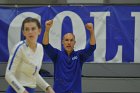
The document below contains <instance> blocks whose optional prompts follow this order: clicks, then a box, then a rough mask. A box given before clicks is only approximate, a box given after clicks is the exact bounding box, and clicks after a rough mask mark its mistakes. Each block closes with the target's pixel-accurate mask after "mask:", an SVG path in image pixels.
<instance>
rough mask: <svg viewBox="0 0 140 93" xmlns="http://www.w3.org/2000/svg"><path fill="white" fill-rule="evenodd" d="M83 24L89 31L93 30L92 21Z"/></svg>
mask: <svg viewBox="0 0 140 93" xmlns="http://www.w3.org/2000/svg"><path fill="white" fill-rule="evenodd" d="M85 26H86V28H87V29H88V30H89V31H93V24H92V23H87V24H86V25H85Z"/></svg>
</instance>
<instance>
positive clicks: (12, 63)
mask: <svg viewBox="0 0 140 93" xmlns="http://www.w3.org/2000/svg"><path fill="white" fill-rule="evenodd" d="M20 61H21V49H20V46H17V47H15V49H13V52H12V53H11V55H10V57H9V60H8V64H7V68H6V74H5V79H6V81H7V82H8V83H9V84H10V85H11V86H12V87H13V88H14V90H15V91H16V92H17V93H23V92H24V91H25V88H24V87H23V86H22V85H21V84H20V83H19V82H18V80H17V79H16V77H15V73H16V70H17V68H18V66H19V64H20Z"/></svg>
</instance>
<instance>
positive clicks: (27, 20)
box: [21, 17, 41, 31]
mask: <svg viewBox="0 0 140 93" xmlns="http://www.w3.org/2000/svg"><path fill="white" fill-rule="evenodd" d="M29 22H35V23H36V25H37V26H38V28H41V24H40V22H39V21H38V19H36V18H32V17H27V18H25V19H24V20H23V22H22V27H21V30H22V31H23V30H24V25H25V23H29Z"/></svg>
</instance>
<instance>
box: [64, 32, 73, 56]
mask: <svg viewBox="0 0 140 93" xmlns="http://www.w3.org/2000/svg"><path fill="white" fill-rule="evenodd" d="M62 44H63V46H64V49H65V51H66V52H67V53H68V54H70V53H71V52H72V51H73V50H74V45H75V36H74V35H73V34H72V33H67V34H65V35H64V37H63V40H62Z"/></svg>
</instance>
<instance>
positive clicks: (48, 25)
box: [45, 20, 53, 30]
mask: <svg viewBox="0 0 140 93" xmlns="http://www.w3.org/2000/svg"><path fill="white" fill-rule="evenodd" d="M52 24H53V20H48V21H46V22H45V26H46V30H50V28H51V27H52Z"/></svg>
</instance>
